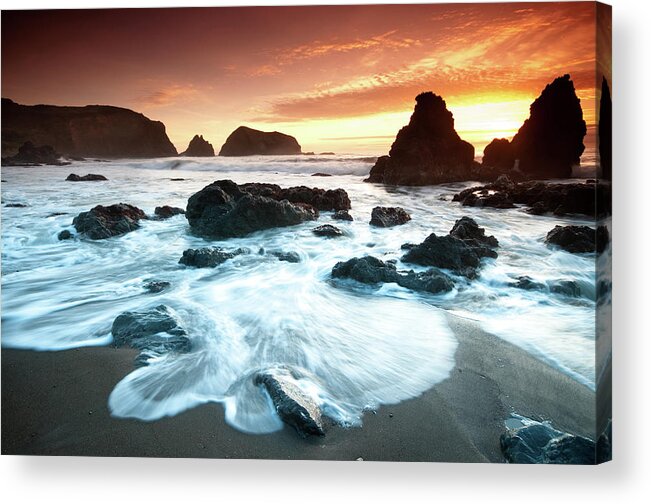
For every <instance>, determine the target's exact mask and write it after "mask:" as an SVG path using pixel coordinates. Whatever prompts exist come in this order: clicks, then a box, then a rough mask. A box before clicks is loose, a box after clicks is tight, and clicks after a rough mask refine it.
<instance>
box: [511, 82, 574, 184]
mask: <svg viewBox="0 0 651 504" xmlns="http://www.w3.org/2000/svg"><path fill="white" fill-rule="evenodd" d="M586 132H587V129H586V124H585V121H584V120H583V111H582V109H581V100H579V98H578V97H577V96H576V92H575V90H574V83H573V82H572V81H571V80H570V76H569V75H563V76H562V77H558V78H557V79H555V80H554V81H553V82H552V83H551V84H548V85H547V86H546V87H545V89H544V90H543V91H542V93H541V94H540V96H539V97H538V98H536V100H535V101H534V102H533V103H532V104H531V107H530V114H529V118H528V119H527V120H526V121H525V122H524V124H523V125H522V127H521V128H520V129H519V130H518V132H517V133H516V135H515V136H514V137H513V140H512V141H511V145H512V147H513V152H514V155H515V158H516V159H517V167H518V170H519V171H520V172H522V173H523V174H525V175H526V176H528V177H529V178H537V179H541V178H569V177H571V176H572V167H573V166H575V165H578V164H579V163H580V159H581V154H583V150H584V149H585V146H584V145H583V138H584V137H585V135H586Z"/></svg>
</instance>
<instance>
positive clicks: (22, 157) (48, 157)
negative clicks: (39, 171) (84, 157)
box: [2, 101, 70, 166]
mask: <svg viewBox="0 0 651 504" xmlns="http://www.w3.org/2000/svg"><path fill="white" fill-rule="evenodd" d="M3 107H4V101H3ZM2 118H3V119H2V121H3V124H4V109H3V113H2ZM3 143H4V142H3ZM2 152H3V153H4V152H6V151H5V148H4V146H3V147H2ZM60 158H61V154H59V153H58V152H57V151H55V150H54V149H53V148H52V147H51V146H49V145H41V146H40V147H37V146H36V145H34V144H33V143H32V142H25V143H24V144H22V145H21V146H20V147H19V148H18V153H17V154H16V155H14V156H8V157H3V158H2V166H39V165H43V164H45V165H57V166H61V165H66V164H70V163H67V162H65V161H61V159H60Z"/></svg>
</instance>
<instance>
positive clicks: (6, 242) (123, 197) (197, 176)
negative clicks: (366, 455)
mask: <svg viewBox="0 0 651 504" xmlns="http://www.w3.org/2000/svg"><path fill="white" fill-rule="evenodd" d="M179 162H180V163H181V164H180V165H178V163H179ZM369 167H370V165H369V164H368V163H366V162H363V161H360V160H359V159H354V158H353V157H352V156H350V157H346V156H343V157H335V158H328V159H327V160H325V161H317V162H311V161H309V162H304V161H302V160H301V159H300V158H298V157H294V158H273V159H269V158H237V159H236V158H232V159H221V158H218V159H210V160H198V159H162V160H148V161H124V162H110V163H96V164H95V163H75V164H73V165H72V166H67V167H43V168H3V170H2V172H3V173H2V175H3V179H5V180H6V182H4V183H3V184H2V198H3V201H4V202H23V203H26V204H28V205H29V206H28V207H26V208H6V207H3V209H2V245H3V250H2V317H3V318H2V345H3V346H5V347H12V348H33V349H38V350H62V349H67V348H72V347H78V346H87V345H105V344H109V343H110V342H111V335H110V330H111V324H112V322H113V320H114V319H115V317H116V316H117V315H119V314H120V313H121V312H123V311H126V310H132V311H142V310H146V309H147V308H150V307H153V306H156V305H159V304H166V305H168V306H170V307H171V308H173V309H174V310H175V311H176V313H177V314H178V316H179V317H180V319H181V320H182V323H183V325H184V327H186V328H187V329H188V333H189V337H190V339H191V341H192V345H193V351H192V352H191V353H189V354H184V355H172V354H170V355H167V356H164V357H161V358H158V359H157V360H154V361H152V362H151V363H150V365H149V366H146V367H142V368H139V369H137V370H135V371H133V372H132V373H131V374H129V375H128V376H126V377H125V378H124V379H123V380H122V381H121V382H120V383H119V384H117V386H116V387H115V390H114V391H113V393H112V394H111V396H110V400H109V405H110V408H111V411H112V412H113V414H114V415H117V416H124V417H135V418H140V419H145V420H153V419H157V418H160V417H163V416H166V415H174V414H176V413H178V412H180V411H183V410H185V409H188V408H191V407H193V406H195V405H197V404H201V403H205V402H222V403H223V404H224V405H225V409H226V417H227V420H228V421H229V422H230V423H231V424H232V425H233V426H235V427H237V428H239V429H241V430H243V431H246V432H269V431H273V430H276V429H278V428H279V427H280V426H281V424H280V421H279V419H278V418H277V416H276V415H275V413H274V412H273V410H272V408H271V407H270V405H269V402H268V398H267V397H266V395H265V394H263V393H262V391H261V390H260V389H259V388H258V387H255V386H254V385H253V380H252V379H251V377H252V376H253V375H254V374H255V373H257V372H260V371H264V370H267V369H270V368H274V367H288V368H290V369H292V371H293V373H294V375H295V377H296V379H297V380H299V382H300V383H302V384H303V386H304V387H309V388H310V391H311V393H312V394H313V395H315V396H317V397H318V400H319V401H320V402H321V404H322V406H323V408H324V409H325V410H326V412H328V413H329V415H330V416H333V417H335V418H336V419H337V420H339V421H340V422H342V423H348V424H356V423H358V422H359V421H360V418H361V414H362V411H363V410H364V409H365V408H369V407H371V408H373V407H375V406H377V405H379V404H388V403H396V402H399V401H402V400H404V399H407V398H410V397H414V396H417V395H419V394H421V393H422V392H424V391H425V390H427V389H429V388H430V387H431V386H433V385H434V384H436V383H438V382H440V381H441V380H443V379H445V378H446V377H447V376H448V375H449V372H450V370H451V369H452V368H453V366H454V352H455V349H456V345H457V342H456V339H455V338H454V335H453V334H452V332H451V331H450V329H449V328H448V326H447V324H446V322H445V316H444V313H443V312H442V311H441V310H440V309H441V308H442V309H444V310H450V311H454V312H456V313H460V314H462V315H464V316H467V317H471V318H473V319H476V320H478V321H479V322H480V323H481V324H482V325H483V326H484V327H485V328H486V329H487V330H488V331H490V332H492V333H494V334H496V335H498V336H500V337H502V338H504V339H506V340H508V341H511V342H513V343H514V344H516V345H519V346H521V347H523V348H524V349H526V350H528V351H530V352H532V353H533V354H534V355H536V356H538V357H539V358H541V359H544V360H546V361H547V362H550V363H551V364H552V365H555V366H557V367H558V368H559V369H561V370H563V371H564V372H566V373H568V374H569V375H571V376H573V377H575V378H576V379H578V380H579V381H581V382H583V383H585V384H587V385H588V386H594V347H595V342H594V333H595V321H594V308H595V301H594V297H595V280H594V268H595V258H594V255H589V254H587V255H572V254H568V253H566V252H562V251H553V250H550V249H549V248H548V247H547V246H546V245H545V244H544V243H543V238H544V236H545V235H546V233H547V232H548V231H549V230H550V229H552V228H553V227H554V225H557V224H567V223H570V222H572V223H580V224H590V223H589V222H588V221H581V220H578V221H577V220H576V219H559V218H555V217H540V216H538V217H535V216H531V215H528V214H526V213H524V212H523V211H522V210H520V209H511V210H494V209H474V208H466V207H461V206H460V205H459V204H458V203H453V202H451V201H450V196H451V194H452V193H453V192H456V191H458V190H459V189H460V188H463V187H466V186H467V185H468V184H454V185H449V186H439V187H426V188H384V187H381V186H376V185H371V184H366V183H363V182H362V178H363V176H364V175H366V174H367V173H368V170H369ZM70 172H76V173H79V174H85V173H88V172H90V173H102V174H104V175H106V176H107V177H108V178H109V179H110V180H109V181H108V182H88V183H70V182H65V181H64V179H65V177H66V175H67V174H68V173H70ZM314 172H328V173H331V174H333V176H332V177H323V178H322V177H310V176H309V175H310V174H311V173H314ZM171 178H184V179H185V180H183V181H171V180H170V179H171ZM223 178H230V179H233V180H235V181H236V182H238V183H243V182H252V181H260V182H272V183H277V184H279V185H281V186H290V185H310V186H318V187H323V188H335V187H343V188H345V189H346V190H347V192H348V193H349V195H350V198H351V200H352V203H353V209H352V210H351V214H352V215H353V217H354V218H355V221H354V222H350V223H348V222H342V221H336V222H335V221H331V219H330V215H329V213H328V212H324V213H322V217H321V218H320V220H321V221H322V222H332V223H334V224H336V225H337V226H339V227H341V228H342V229H343V230H344V232H345V233H346V236H345V237H344V238H339V239H323V238H319V237H316V236H314V235H313V234H312V233H311V229H312V228H313V227H314V226H315V225H316V224H315V223H305V224H302V225H299V226H295V227H292V228H282V229H273V230H267V231H263V232H260V233H255V234H253V235H250V236H248V237H246V238H239V239H231V240H225V241H215V242H207V241H205V240H202V239H200V238H197V237H193V236H192V235H190V234H189V228H188V224H187V221H186V219H185V218H184V217H183V216H176V217H173V218H171V219H169V220H166V221H143V222H142V227H141V228H140V229H138V230H137V231H135V232H132V233H129V234H127V235H124V236H122V237H118V238H112V239H109V240H102V241H90V240H69V241H61V242H60V241H58V239H57V234H58V232H59V231H61V230H62V229H64V228H65V229H70V230H71V231H73V232H74V228H72V226H71V222H72V218H73V217H74V216H75V215H76V214H78V213H79V212H81V211H84V210H88V209H89V208H91V207H93V206H94V205H96V204H112V203H117V202H125V203H131V204H135V205H137V206H139V207H140V208H142V209H143V210H145V211H146V212H148V213H153V209H154V207H155V206H160V205H163V204H168V205H173V206H181V207H185V204H186V202H187V199H188V197H189V196H190V195H192V194H193V193H195V192H196V191H198V190H200V189H201V188H202V187H204V186H205V185H207V184H208V183H210V182H212V181H213V180H217V179H223ZM377 205H386V206H402V207H404V208H406V209H407V210H408V211H409V212H410V213H411V214H412V217H413V219H412V221H410V222H409V223H407V224H406V225H404V226H400V227H397V228H391V229H378V228H373V227H370V226H369V225H368V220H369V216H370V211H371V209H372V208H373V207H374V206H377ZM60 212H63V213H64V215H52V214H53V213H60ZM463 215H469V216H471V217H473V218H475V219H476V220H477V222H478V223H479V224H480V225H481V226H484V227H485V228H486V231H487V233H488V234H493V235H495V236H496V237H497V238H498V239H499V241H500V249H499V257H498V259H496V260H487V261H486V262H485V265H484V268H483V269H482V271H481V276H480V278H479V279H477V280H475V281H472V282H468V281H465V280H463V279H458V287H457V288H456V289H455V290H454V291H452V292H451V293H447V294H443V295H437V296H434V295H429V294H427V295H426V294H422V293H414V292H411V291H408V290H406V289H403V288H401V287H398V286H396V285H391V284H389V285H385V286H384V287H382V288H371V287H368V286H360V285H355V284H354V283H353V282H343V283H334V284H333V283H332V281H331V280H330V275H329V273H330V270H331V269H332V266H334V264H335V263H336V262H337V261H341V260H346V259H349V258H351V257H355V256H358V257H359V256H362V255H366V254H371V255H374V256H376V257H379V258H382V259H384V260H386V259H399V258H400V256H401V250H400V245H401V244H403V243H405V242H420V241H422V240H423V239H424V238H425V237H426V236H427V235H428V234H429V233H431V232H436V233H437V234H445V233H447V232H448V231H449V230H450V228H451V227H452V225H453V223H454V221H455V220H456V219H458V218H460V217H461V216H463ZM209 245H215V246H222V247H226V248H237V247H248V248H249V249H251V251H252V253H251V254H248V255H241V256H238V257H236V258H235V259H233V260H230V261H227V262H226V263H224V264H222V265H220V266H218V267H217V268H215V269H190V268H185V267H183V266H180V265H179V264H178V259H179V258H180V257H181V255H182V252H183V250H185V249H187V248H197V247H202V246H209ZM261 247H263V248H264V249H265V250H266V251H267V252H271V251H280V250H283V251H295V252H297V253H298V254H299V255H300V257H301V262H300V263H287V262H280V261H278V260H277V259H276V258H274V257H273V256H272V255H270V254H262V255H261V254H258V249H259V248H261ZM398 266H399V267H406V268H410V267H412V266H410V265H403V264H401V263H398ZM521 275H528V276H530V277H532V278H533V279H534V280H536V281H539V282H541V283H543V284H547V285H551V284H553V283H554V282H557V281H558V280H573V281H575V282H577V283H578V284H579V285H580V286H581V289H582V291H583V295H582V296H581V297H579V298H572V297H566V296H562V295H558V294H553V293H550V292H549V291H548V290H543V291H526V290H521V289H516V288H513V287H508V284H509V283H511V282H512V281H513V279H514V278H516V277H518V276H521ZM151 279H157V280H165V281H168V282H170V283H171V287H170V288H169V289H168V290H166V291H163V292H162V293H159V294H149V293H147V292H146V291H145V289H144V288H143V284H144V282H145V281H147V280H151Z"/></svg>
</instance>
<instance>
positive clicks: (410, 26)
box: [2, 2, 596, 155]
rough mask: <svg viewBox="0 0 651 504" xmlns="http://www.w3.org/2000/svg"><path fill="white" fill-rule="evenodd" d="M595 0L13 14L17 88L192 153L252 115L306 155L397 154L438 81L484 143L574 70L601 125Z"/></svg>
mask: <svg viewBox="0 0 651 504" xmlns="http://www.w3.org/2000/svg"><path fill="white" fill-rule="evenodd" d="M594 16H595V4H594V3H593V2H571V3H535V4H531V3H529V4H528V3H506V4H438V5H380V6H371V5H364V6H331V7H257V8H246V7H240V8H207V9H148V10H144V9H131V10H89V11H40V12H39V11H31V12H27V11H23V12H20V11H16V12H11V11H4V12H3V13H2V96H3V97H8V98H12V99H13V100H15V101H17V102H19V103H25V104H35V103H51V104H56V105H86V104H91V103H93V104H94V103H99V104H110V105H118V106H122V107H127V108H131V109H134V110H136V111H139V112H142V113H144V114H145V115H147V116H148V117H150V118H152V119H158V120H161V121H163V122H164V123H165V125H166V126H167V132H168V135H169V137H170V139H171V140H172V142H173V143H174V144H175V145H176V147H177V148H178V149H179V151H181V150H184V149H185V148H186V147H187V143H188V141H189V140H190V138H191V137H192V136H193V135H194V134H195V133H197V134H203V135H204V137H206V138H207V139H208V140H209V141H210V142H212V143H213V145H214V146H215V148H216V149H219V147H221V145H222V143H223V142H224V140H225V139H226V137H227V136H228V134H229V133H230V132H231V131H232V130H233V129H235V128H236V127H237V126H239V125H240V124H245V125H247V126H251V127H254V128H257V129H262V130H279V131H283V132H285V133H289V134H291V135H294V136H296V138H297V139H298V141H299V143H300V144H301V145H302V147H303V150H304V151H309V150H314V151H322V150H334V151H337V152H358V153H385V152H386V151H387V150H388V147H389V146H390V145H391V142H392V141H393V139H394V137H395V134H396V132H397V131H398V129H399V128H400V127H401V126H403V125H404V124H406V123H407V122H408V120H409V115H410V114H411V111H412V109H413V105H414V97H415V95H416V94H418V93H419V92H421V91H426V90H432V91H434V92H436V93H437V94H440V95H442V96H443V97H444V98H445V100H446V102H447V104H448V107H449V108H450V109H451V110H452V112H453V114H454V117H455V121H456V127H457V131H459V134H460V135H461V136H462V138H464V139H465V140H468V141H470V142H471V143H473V144H474V145H475V147H476V149H477V152H476V153H477V154H478V155H479V154H481V151H482V150H483V146H484V145H485V144H486V143H487V142H489V141H490V140H491V139H492V138H493V137H496V136H507V137H510V136H512V135H513V134H514V132H515V131H516V130H517V129H518V128H519V126H520V125H521V124H522V121H523V120H524V119H525V118H526V117H527V116H528V110H529V105H530V103H531V102H532V101H533V100H534V99H535V97H536V96H537V95H538V94H539V93H540V91H541V90H542V88H543V87H544V86H545V84H546V83H548V82H551V80H553V78H555V77H556V76H558V75H562V74H564V73H570V74H571V76H572V79H573V80H574V83H575V86H576V88H577V93H578V95H579V97H580V98H581V103H582V106H583V112H584V117H585V119H586V121H587V122H588V124H593V123H594V114H595V110H594V109H595V107H594V100H595V82H596V77H595V65H596V62H595V24H594V20H595V17H594Z"/></svg>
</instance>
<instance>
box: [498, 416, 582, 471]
mask: <svg viewBox="0 0 651 504" xmlns="http://www.w3.org/2000/svg"><path fill="white" fill-rule="evenodd" d="M500 448H501V449H502V453H503V454H504V457H505V458H506V460H507V461H508V462H511V463H514V464H594V463H595V443H594V441H592V440H590V439H587V438H584V437H580V436H574V435H572V434H568V433H565V432H561V431H559V430H556V429H554V428H552V427H551V426H550V425H548V424H546V423H540V422H535V421H533V420H529V421H528V422H527V424H526V425H524V426H522V427H518V428H516V429H509V430H508V432H506V433H504V434H502V435H501V436H500Z"/></svg>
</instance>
